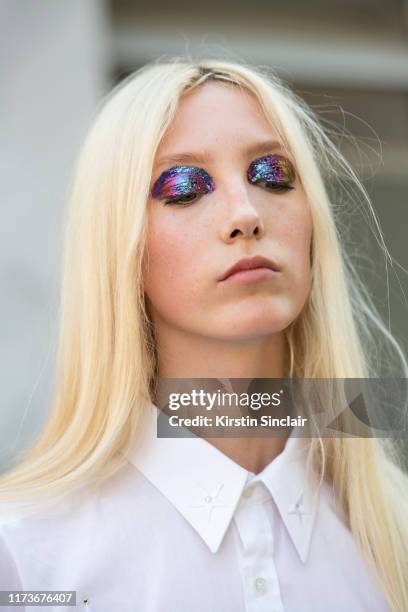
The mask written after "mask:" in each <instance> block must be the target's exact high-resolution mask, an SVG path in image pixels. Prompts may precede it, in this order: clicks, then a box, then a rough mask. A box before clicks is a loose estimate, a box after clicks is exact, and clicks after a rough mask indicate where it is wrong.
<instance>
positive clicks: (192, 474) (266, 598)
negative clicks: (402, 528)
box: [0, 405, 389, 612]
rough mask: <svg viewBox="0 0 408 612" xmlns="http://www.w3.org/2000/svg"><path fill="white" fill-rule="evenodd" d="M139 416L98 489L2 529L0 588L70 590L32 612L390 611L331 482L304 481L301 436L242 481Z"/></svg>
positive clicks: (151, 416)
mask: <svg viewBox="0 0 408 612" xmlns="http://www.w3.org/2000/svg"><path fill="white" fill-rule="evenodd" d="M149 408H150V409H149V411H148V414H147V418H146V419H145V422H144V424H143V430H142V435H141V444H138V445H137V446H136V448H135V449H134V450H133V451H132V453H131V454H130V455H129V456H128V458H127V459H128V463H127V464H126V466H125V467H124V468H122V469H121V470H120V471H119V472H118V473H117V474H116V475H115V476H114V477H113V478H111V479H110V480H108V481H107V482H106V483H104V484H103V485H102V486H100V487H99V488H98V490H97V491H94V492H92V493H89V494H87V495H84V496H83V497H81V498H80V499H79V500H75V499H74V498H72V501H71V503H69V504H66V506H65V507H64V509H61V510H60V512H59V513H58V514H55V515H52V514H49V515H48V516H45V515H44V516H41V517H40V516H35V517H31V518H28V517H26V518H24V519H22V520H15V521H9V522H8V523H4V524H3V525H2V526H1V528H0V590H37V591H38V590H75V591H76V592H77V595H76V597H77V606H76V608H74V607H50V606H47V607H45V606H44V607H36V608H33V609H34V610H44V611H47V610H48V611H50V610H55V611H58V610H66V611H67V612H68V611H69V610H74V609H77V610H87V611H88V612H163V611H165V612H244V611H245V612H263V611H265V612H266V611H267V612H283V611H285V612H327V611H328V610H330V612H349V611H352V612H368V611H369V612H386V611H389V607H388V606H387V604H386V600H385V597H384V596H383V595H382V594H381V592H380V590H379V588H378V586H377V585H376V583H375V582H374V579H373V578H372V577H371V575H370V573H369V572H368V569H367V567H366V565H365V563H364V561H363V558H362V556H361V554H360V553H359V552H358V549H357V547H356V545H355V543H354V540H353V538H352V536H351V534H350V532H349V530H348V529H347V527H346V526H345V524H344V521H343V517H342V514H341V511H340V510H339V508H338V504H337V503H336V500H335V498H334V495H333V493H332V490H331V487H330V486H329V485H327V484H326V483H324V484H323V485H321V486H319V485H318V481H317V478H316V477H314V476H313V477H312V476H307V475H306V471H305V462H304V458H305V455H306V451H307V442H308V441H307V440H305V439H302V438H298V437H295V436H294V435H293V434H292V436H291V437H290V438H289V439H288V440H287V443H286V445H285V448H284V450H283V452H282V453H281V454H280V455H278V456H277V457H276V458H275V459H274V460H273V461H272V462H271V463H270V464H269V465H268V466H266V468H265V469H264V470H263V471H262V472H261V473H260V474H258V475H254V474H251V473H250V472H248V471H247V470H245V469H244V468H242V467H241V466H239V465H238V464H236V463H235V462H234V461H232V460H231V459H229V458H228V457H227V456H226V455H224V454H223V453H221V452H220V451H219V450H217V449H216V448H215V447H213V446H212V445H211V444H210V443H208V442H207V441H205V440H203V439H200V438H197V437H187V438H157V435H156V419H157V414H158V409H157V408H156V407H155V406H153V405H152V406H150V407H149ZM85 598H87V600H88V605H87V606H86V605H85V604H84V603H83V600H84V599H85ZM1 609H2V610H8V609H9V610H10V612H12V611H13V610H15V609H17V610H23V609H24V608H21V607H19V608H14V607H10V608H1ZM31 609H32V608H28V607H27V612H28V610H31Z"/></svg>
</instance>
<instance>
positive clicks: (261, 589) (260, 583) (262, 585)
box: [254, 576, 266, 593]
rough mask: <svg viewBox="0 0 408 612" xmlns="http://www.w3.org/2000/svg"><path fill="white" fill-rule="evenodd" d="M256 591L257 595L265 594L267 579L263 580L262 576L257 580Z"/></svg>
mask: <svg viewBox="0 0 408 612" xmlns="http://www.w3.org/2000/svg"><path fill="white" fill-rule="evenodd" d="M254 584H255V590H256V591H257V593H265V592H266V580H265V578H261V577H260V576H259V577H258V578H255V582H254Z"/></svg>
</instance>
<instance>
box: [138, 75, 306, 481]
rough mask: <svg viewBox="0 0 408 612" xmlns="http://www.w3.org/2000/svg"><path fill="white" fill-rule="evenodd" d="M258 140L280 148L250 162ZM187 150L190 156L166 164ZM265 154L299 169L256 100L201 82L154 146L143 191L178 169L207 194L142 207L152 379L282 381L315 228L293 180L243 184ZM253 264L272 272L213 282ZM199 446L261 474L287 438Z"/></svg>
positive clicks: (231, 440) (303, 295)
mask: <svg viewBox="0 0 408 612" xmlns="http://www.w3.org/2000/svg"><path fill="white" fill-rule="evenodd" d="M266 141H278V142H279V143H280V144H281V148H266V149H263V150H259V151H258V152H256V153H255V154H254V153H253V152H252V153H248V152H247V149H248V148H249V147H254V146H255V145H259V144H260V143H265V142H266ZM187 152H188V153H189V154H190V155H191V158H190V157H189V158H186V159H180V160H179V161H175V160H174V158H175V156H177V155H178V154H180V153H187ZM204 153H205V154H206V159H205V160H204V159H201V158H202V156H203V155H204ZM273 153H279V154H281V155H283V156H284V157H286V158H287V159H289V160H290V161H291V162H292V164H293V166H294V168H295V171H296V164H295V162H294V159H293V157H292V156H291V155H290V154H289V153H288V152H287V151H285V149H284V147H283V145H282V140H281V139H280V137H279V135H278V132H277V131H276V129H274V127H273V126H271V125H270V124H269V123H268V122H267V120H266V118H265V116H264V114H263V112H262V110H261V108H260V106H259V103H258V101H257V100H256V98H255V97H254V96H253V94H251V93H249V92H247V91H246V90H242V89H239V88H238V87H236V86H233V85H230V84H226V83H219V82H206V83H205V84H204V85H202V86H200V87H198V88H197V89H196V90H194V91H193V92H190V93H189V94H187V95H184V96H183V97H182V99H181V101H180V104H179V107H178V110H177V112H176V115H175V118H174V121H173V123H172V125H171V127H170V129H169V130H168V132H167V133H166V135H165V137H164V139H163V140H162V142H161V143H160V145H159V148H158V151H157V155H156V160H155V164H154V169H153V174H152V182H151V186H153V184H154V183H155V181H156V180H157V178H158V177H159V176H160V175H161V173H162V172H163V171H165V170H168V169H169V168H171V167H174V166H176V165H182V164H187V165H195V166H198V167H200V168H203V169H204V170H206V171H207V172H208V174H209V175H210V176H211V177H212V179H213V180H214V183H215V190H214V191H213V192H212V193H208V194H205V195H200V196H199V198H197V199H196V200H195V201H193V202H192V203H190V204H189V205H188V206H185V205H165V204H164V200H158V199H154V198H152V197H151V198H150V199H149V202H148V234H147V245H146V246H147V248H146V251H145V254H144V259H143V271H144V272H143V275H144V289H145V294H146V297H147V303H148V308H149V312H150V315H151V318H152V321H153V325H154V330H155V338H156V343H157V353H158V367H159V376H160V377H163V378H255V377H258V378H280V377H284V376H285V373H286V371H287V346H286V342H285V335H284V330H285V329H286V328H287V327H288V326H289V325H290V323H292V322H293V321H294V320H295V319H296V318H297V317H298V315H299V313H300V312H301V311H302V309H303V307H304V305H305V302H306V300H307V298H308V295H309V293H310V285H311V267H310V246H311V239H312V218H311V212H310V208H309V206H308V203H307V200H306V196H305V193H304V190H303V187H302V185H301V182H300V179H299V177H298V176H297V172H296V177H295V180H294V182H293V183H292V185H293V186H294V189H292V190H290V191H283V192H282V191H281V192H276V191H271V190H270V189H268V188H266V187H265V186H261V185H259V184H255V185H254V184H250V183H249V181H248V179H247V176H246V171H247V168H248V166H249V164H250V163H251V162H252V161H254V160H255V159H258V158H259V157H261V156H262V155H267V154H273ZM194 156H198V157H200V156H201V158H200V159H196V158H195V157H194ZM168 158H171V159H168ZM254 255H262V256H264V257H267V258H270V259H274V260H275V261H276V262H277V263H278V264H279V265H280V266H281V272H280V274H279V275H278V276H276V277H274V278H269V279H266V280H263V281H260V282H257V283H254V284H247V285H237V284H231V283H230V284H227V283H222V282H220V281H219V280H218V279H219V278H220V276H221V275H222V274H223V273H225V272H226V270H227V269H228V268H230V267H231V266H232V265H233V264H234V263H236V262H237V261H238V260H240V259H242V258H243V257H252V256H254ZM236 390H237V389H236ZM208 441H209V442H210V443H212V444H214V445H215V446H217V448H219V449H220V450H221V451H222V452H224V453H225V454H227V455H228V456H229V457H230V458H231V459H233V460H234V461H236V462H237V463H239V464H240V465H242V466H243V467H245V468H246V469H248V470H250V471H252V472H254V473H258V472H259V471H261V470H262V469H263V468H264V467H265V466H266V465H267V464H268V463H269V462H270V461H271V460H272V459H273V458H274V457H275V456H276V455H278V454H279V453H280V452H281V451H282V449H283V447H284V445H285V442H286V438H277V437H269V438H242V437H241V438H222V439H219V438H217V439H215V438H211V439H208Z"/></svg>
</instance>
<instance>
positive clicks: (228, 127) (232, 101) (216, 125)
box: [158, 81, 282, 156]
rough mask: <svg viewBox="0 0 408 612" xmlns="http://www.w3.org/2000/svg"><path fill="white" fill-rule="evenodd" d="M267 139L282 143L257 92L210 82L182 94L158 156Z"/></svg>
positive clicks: (227, 84)
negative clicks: (265, 112)
mask: <svg viewBox="0 0 408 612" xmlns="http://www.w3.org/2000/svg"><path fill="white" fill-rule="evenodd" d="M265 140H276V141H279V142H282V139H281V138H280V137H279V134H278V132H277V130H276V129H275V127H274V126H273V125H271V123H270V122H269V121H268V120H267V118H266V117H265V114H264V112H263V110H262V108H261V106H260V104H259V102H258V100H257V98H256V97H255V95H254V94H252V93H251V92H249V91H248V90H247V89H245V88H242V87H239V86H237V85H233V84H229V83H221V82H214V81H209V82H206V83H204V84H203V85H200V86H198V87H197V88H196V89H194V90H193V91H191V92H189V93H187V94H184V95H183V96H182V97H181V99H180V102H179V105H178V108H177V110H176V113H175V116H174V119H173V121H172V123H171V125H170V127H169V129H168V130H167V133H166V134H165V136H164V138H163V140H162V142H161V144H160V146H159V149H158V156H163V155H168V154H172V153H175V152H178V151H179V150H180V151H181V150H182V151H188V150H197V148H201V149H205V150H209V151H210V150H213V149H216V148H219V147H221V146H229V147H231V146H232V147H234V146H239V145H247V144H249V143H256V142H260V141H265Z"/></svg>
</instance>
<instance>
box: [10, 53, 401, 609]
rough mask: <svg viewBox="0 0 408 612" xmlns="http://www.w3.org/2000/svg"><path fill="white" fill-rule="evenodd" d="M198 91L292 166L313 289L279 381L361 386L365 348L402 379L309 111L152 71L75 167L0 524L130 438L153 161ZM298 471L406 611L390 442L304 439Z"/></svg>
mask: <svg viewBox="0 0 408 612" xmlns="http://www.w3.org/2000/svg"><path fill="white" fill-rule="evenodd" d="M207 79H219V80H222V81H224V82H229V83H234V84H236V85H239V86H240V87H243V88H245V89H246V90H249V91H250V92H252V93H253V94H254V95H255V96H256V97H257V99H258V100H259V103H260V105H261V107H262V108H263V110H264V112H265V114H266V116H267V118H268V119H269V120H270V121H271V122H272V123H273V125H274V127H275V128H276V129H277V130H278V132H279V134H280V136H281V138H282V140H283V142H284V143H285V146H287V147H288V149H289V150H290V151H291V152H292V153H293V156H294V158H295V160H296V166H297V169H298V172H299V174H300V178H301V181H302V184H303V187H304V190H305V193H306V196H307V198H308V202H309V204H310V207H311V212H312V217H313V240H312V288H311V293H310V296H309V299H308V301H307V303H306V305H305V307H304V309H303V311H302V313H301V314H300V316H299V317H298V319H297V320H296V321H295V322H294V323H293V324H292V325H291V326H290V327H289V328H288V329H287V330H286V332H287V341H288V347H289V363H290V365H289V372H288V377H294V378H327V379H333V378H363V377H370V376H372V375H373V374H375V368H374V365H373V361H374V360H371V361H369V357H371V356H372V355H373V354H374V355H376V354H377V353H376V352H375V348H374V350H373V347H374V346H375V339H376V336H378V332H380V334H381V338H382V339H383V340H387V342H388V343H389V345H390V346H391V347H392V348H393V350H394V351H395V352H396V353H397V354H398V356H399V358H400V359H401V361H402V363H403V368H404V369H405V372H406V371H407V364H406V362H405V359H404V357H403V355H402V352H401V350H400V348H399V346H398V344H397V342H396V340H395V339H394V338H393V337H392V336H391V334H390V333H389V332H388V330H387V329H386V327H385V326H384V324H383V323H382V321H381V319H380V317H379V315H378V314H377V312H376V310H375V308H374V306H373V304H372V302H371V301H370V298H369V295H368V293H367V291H366V290H365V289H364V286H363V284H362V283H361V282H360V280H359V277H358V275H357V274H356V271H355V268H354V267H353V265H352V263H351V261H350V259H349V257H348V256H347V254H346V252H345V251H344V248H343V245H342V241H341V237H340V233H339V226H338V225H337V224H336V218H335V211H334V205H333V198H331V197H330V196H329V192H328V185H329V183H330V179H334V180H337V179H338V178H339V177H340V178H341V177H345V178H346V179H348V180H349V182H350V184H352V185H354V188H355V189H356V190H357V192H358V193H359V194H360V195H362V196H363V201H364V202H365V203H366V205H367V207H368V211H369V214H370V215H371V220H372V222H373V223H374V225H376V226H377V230H378V235H379V241H380V243H381V245H382V247H383V250H384V253H385V254H386V257H389V255H388V252H387V250H386V248H385V245H384V244H383V241H382V235H381V232H380V230H379V227H378V224H377V221H376V217H375V214H374V211H373V209H372V206H371V204H370V202H369V199H368V196H367V195H366V192H365V190H364V187H363V186H362V184H361V183H360V181H359V180H358V178H357V177H356V175H355V173H354V172H353V170H352V169H351V167H350V165H349V164H348V163H347V162H346V160H345V159H344V157H343V156H342V155H341V154H340V152H339V151H338V150H337V149H336V147H335V146H334V144H332V141H331V140H330V138H329V136H328V134H327V133H326V131H325V129H324V128H323V127H322V125H321V122H320V121H319V120H318V118H317V117H316V115H315V114H314V112H313V111H312V109H311V108H309V107H308V106H307V104H306V103H305V102H304V101H303V100H302V99H301V98H299V97H298V96H297V95H295V94H294V93H293V92H292V91H291V90H290V89H289V88H288V87H287V86H285V85H284V84H283V82H282V81H281V80H280V79H279V78H278V77H277V76H275V75H274V74H273V73H268V72H267V71H266V70H261V69H258V70H255V69H253V68H250V67H247V66H244V65H242V64H238V63H235V62H230V61H221V60H201V61H190V60H188V59H184V58H174V59H173V60H170V61H167V62H156V63H153V64H151V65H148V66H145V67H144V68H142V69H141V70H138V71H137V72H135V73H134V74H132V75H131V76H130V77H129V78H127V79H126V80H125V81H123V82H122V83H121V84H120V85H119V86H118V87H116V88H115V89H114V90H113V91H112V92H111V93H110V95H109V96H108V97H107V99H106V100H104V103H103V105H102V108H101V109H99V110H98V113H97V116H96V119H95V121H94V124H93V126H92V128H91V130H90V132H89V135H88V137H87V139H86V141H85V143H84V146H83V149H82V151H81V154H80V157H79V160H78V164H77V167H76V172H75V175H74V181H73V184H72V186H71V194H70V206H69V208H68V217H67V219H66V228H65V229H66V231H65V242H64V257H63V270H62V281H63V283H62V294H61V313H60V317H61V326H60V336H59V343H58V356H57V376H56V386H55V391H54V397H53V404H52V410H51V412H50V416H49V419H48V421H47V424H46V426H45V428H44V429H43V431H42V433H41V435H40V436H39V437H38V439H37V440H36V442H35V444H34V445H33V447H32V448H31V449H29V450H28V451H26V453H25V454H24V456H23V457H21V461H20V462H19V463H18V464H17V465H15V466H14V467H13V468H12V469H11V470H10V471H9V472H8V473H7V474H4V475H3V476H2V478H1V479H0V501H1V503H2V507H3V508H6V507H7V508H9V509H12V510H13V511H18V510H21V509H23V511H24V512H30V511H32V510H35V509H36V508H39V507H40V506H41V505H42V504H44V503H45V502H46V501H47V500H51V499H56V498H62V497H63V496H65V495H66V494H67V493H68V492H70V491H74V490H75V491H77V490H79V489H80V488H82V487H87V488H89V486H98V484H99V483H101V482H102V481H103V480H106V479H107V478H109V477H110V476H112V475H113V474H114V473H115V472H116V471H117V470H118V469H119V468H120V467H121V466H122V465H123V464H124V462H125V459H124V458H123V455H124V454H126V452H127V451H128V450H129V449H130V447H131V446H132V445H133V444H134V442H135V439H136V438H137V434H138V431H139V425H140V418H141V416H142V410H143V406H144V400H148V401H149V400H150V399H151V397H152V395H151V394H152V381H154V380H155V377H156V366H157V359H156V355H155V346H154V336H153V333H152V328H151V323H150V320H149V316H148V313H147V311H146V305H145V301H144V293H143V284H142V271H141V260H142V254H143V251H144V244H145V235H146V201H147V198H148V194H149V185H150V180H151V174H152V167H153V161H154V158H155V153H156V150H157V147H158V144H159V143H160V141H161V138H162V137H163V135H164V133H165V132H166V130H167V128H168V127H169V125H170V123H171V121H172V118H173V116H174V114H175V111H176V109H177V106H178V103H179V100H180V97H181V96H182V95H183V94H184V93H186V92H187V91H191V90H192V89H193V88H195V87H198V86H199V85H200V84H202V83H204V82H205V81H206V80H207ZM326 181H327V184H326ZM309 459H311V460H312V461H313V462H314V463H316V465H318V466H319V468H320V471H321V475H322V477H324V478H325V479H326V480H327V481H328V482H330V483H331V484H332V486H333V488H334V489H335V491H336V495H337V497H338V499H339V502H340V504H341V506H342V508H343V510H344V512H345V517H346V520H347V523H348V525H349V527H350V530H351V532H352V534H353V536H354V538H355V540H356V542H357V543H358V545H359V546H360V548H361V550H362V551H363V553H364V555H365V558H366V560H367V563H368V565H369V566H370V567H371V568H372V571H373V573H374V574H375V575H376V577H377V579H378V581H379V584H381V586H382V589H383V591H384V593H385V594H386V596H387V597H388V600H389V603H390V606H391V607H392V610H395V611H399V612H403V611H406V610H408V530H407V526H406V522H405V518H406V516H407V515H408V514H407V511H408V499H407V491H408V489H407V484H408V480H407V476H406V474H404V472H403V469H402V467H401V465H400V464H399V459H398V454H397V451H396V448H395V447H394V446H393V444H392V443H391V440H382V441H380V440H378V439H373V438H346V437H339V438H325V439H322V438H316V439H312V441H311V444H310V451H309ZM28 500H29V501H28Z"/></svg>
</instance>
